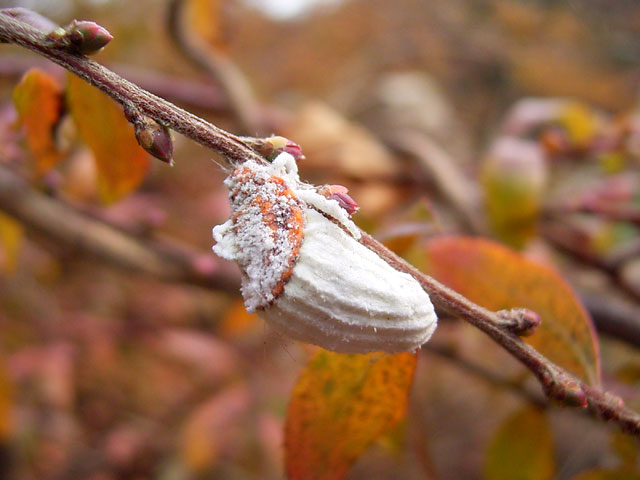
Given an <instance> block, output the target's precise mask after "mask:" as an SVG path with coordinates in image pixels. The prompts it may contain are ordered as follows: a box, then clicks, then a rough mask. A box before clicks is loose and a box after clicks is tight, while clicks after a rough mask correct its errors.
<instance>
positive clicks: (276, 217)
mask: <svg viewBox="0 0 640 480" xmlns="http://www.w3.org/2000/svg"><path fill="white" fill-rule="evenodd" d="M225 185H226V186H227V187H228V188H229V198H230V200H231V205H232V215H231V218H230V219H229V220H228V221H227V222H225V223H224V224H222V225H219V226H217V227H215V228H214V229H213V236H214V239H215V240H216V242H217V243H216V245H215V246H214V247H213V249H214V252H215V253H217V254H218V255H220V256H221V257H223V258H226V259H228V260H235V261H236V262H237V263H238V264H239V265H240V267H241V268H242V270H243V273H244V277H243V281H242V294H243V297H244V299H245V305H246V307H247V310H248V311H250V312H253V311H259V312H260V314H261V316H263V317H264V318H265V319H266V320H267V322H268V323H270V324H271V325H273V326H274V327H275V328H277V329H278V330H280V331H281V332H283V333H285V334H287V335H289V336H291V337H293V338H296V339H298V340H302V341H305V342H309V343H312V344H315V345H318V346H321V347H323V348H327V349H329V350H334V351H338V352H353V353H364V352H370V351H376V350H382V351H387V352H401V351H413V350H415V349H416V348H418V347H420V346H421V345H422V344H423V343H425V342H426V341H427V340H428V339H429V338H430V337H431V335H432V333H433V331H434V330H435V328H436V325H437V318H436V315H435V312H434V309H433V305H432V304H431V301H430V300H429V296H428V295H427V294H426V293H425V292H424V290H423V289H422V287H421V286H420V284H419V283H418V282H417V281H416V280H415V279H414V278H412V277H411V276H410V275H408V274H406V273H402V272H399V271H397V270H395V269H394V268H393V267H391V266H390V265H389V264H388V263H387V262H385V261H384V260H383V259H382V258H380V257H379V256H378V255H377V254H376V253H374V252H372V251H371V250H369V249H368V248H366V247H365V246H363V245H362V244H360V243H359V242H358V240H357V239H358V238H360V231H359V230H358V228H357V227H356V225H355V224H354V223H353V222H352V221H351V219H350V218H349V214H348V213H347V212H346V210H344V209H343V208H342V207H341V206H340V204H339V203H338V202H337V201H336V200H333V199H328V198H326V197H324V196H323V195H321V194H320V193H318V192H317V190H316V188H315V187H313V186H312V185H308V184H304V183H302V182H300V179H299V177H298V169H297V165H296V163H295V160H294V159H293V157H292V156H291V155H289V154H287V153H282V154H280V155H279V156H278V157H277V158H276V159H275V160H274V161H273V163H272V164H261V163H257V162H253V161H249V162H246V163H244V164H243V165H241V166H239V167H238V168H237V169H236V170H235V171H234V172H233V173H232V174H231V175H230V176H229V178H227V180H226V181H225Z"/></svg>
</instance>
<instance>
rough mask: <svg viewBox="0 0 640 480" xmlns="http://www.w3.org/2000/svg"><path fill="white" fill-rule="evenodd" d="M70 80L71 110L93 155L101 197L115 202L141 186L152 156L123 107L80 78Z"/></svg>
mask: <svg viewBox="0 0 640 480" xmlns="http://www.w3.org/2000/svg"><path fill="white" fill-rule="evenodd" d="M68 79H69V83H68V87H67V100H68V104H69V110H70V111H71V114H72V116H73V119H74V121H75V123H76V125H77V127H78V130H79V132H80V134H81V135H82V137H83V139H84V141H85V142H87V145H89V147H90V148H91V150H92V151H93V154H94V157H95V160H96V167H97V170H98V190H99V192H100V196H101V198H102V200H103V201H105V202H114V201H116V200H119V199H121V198H122V197H124V196H125V195H127V194H128V193H130V192H132V191H133V190H135V189H136V188H137V187H138V186H139V185H140V183H141V182H142V180H143V179H144V178H145V176H146V174H147V172H148V171H149V155H148V154H147V153H146V152H145V151H144V150H143V149H142V148H141V147H140V146H139V145H138V142H137V141H136V137H135V134H134V131H133V127H132V126H131V125H130V124H129V122H127V120H126V119H125V117H124V113H123V112H122V109H121V108H120V106H118V105H117V104H116V103H115V102H114V101H113V100H111V99H110V98H109V97H107V95H105V94H104V93H102V92H101V91H100V90H98V89H96V88H94V87H93V86H91V85H89V84H88V83H86V82H85V81H84V80H82V79H80V78H79V77H77V76H75V75H69V77H68Z"/></svg>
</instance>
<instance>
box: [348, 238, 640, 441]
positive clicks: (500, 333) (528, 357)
mask: <svg viewBox="0 0 640 480" xmlns="http://www.w3.org/2000/svg"><path fill="white" fill-rule="evenodd" d="M360 241H361V243H362V244H363V245H365V246H366V247H368V248H370V249H371V250H373V251H374V252H376V253H377V254H378V255H380V257H382V258H384V259H385V260H386V261H387V262H388V263H389V264H390V265H391V266H392V267H394V268H395V269H397V270H399V271H401V272H405V273H408V274H409V275H411V276H412V277H413V278H415V279H416V280H417V281H418V282H420V285H422V288H424V290H425V291H426V292H427V293H428V294H429V296H430V298H431V301H432V302H433V304H434V305H435V306H436V309H442V310H445V311H447V312H449V313H451V314H452V315H455V316H457V317H459V318H461V319H463V320H465V321H467V322H469V323H470V324H472V325H474V326H475V327H477V328H478V329H480V330H482V331H483V332H484V333H486V334H487V335H488V336H489V337H491V338H492V339H493V340H494V341H495V342H496V343H498V344H499V345H500V346H502V347H503V348H504V349H505V350H507V351H508V352H509V353H511V355H513V356H514V357H515V358H516V359H518V360H519V361H520V362H521V363H522V364H523V365H525V366H526V367H527V368H528V369H529V370H531V372H532V373H533V374H534V375H535V376H536V377H537V378H538V381H539V382H540V384H541V385H542V388H543V390H544V392H545V394H546V395H547V397H549V398H550V399H552V400H557V401H560V402H562V403H564V404H565V405H575V406H579V407H584V406H588V407H589V411H590V412H591V413H592V414H593V415H594V416H596V417H598V418H601V419H604V420H611V421H613V422H615V423H617V424H618V425H619V426H620V428H621V429H622V430H623V431H624V432H627V433H629V434H631V435H634V436H636V437H638V438H640V415H639V414H638V413H636V412H634V411H632V410H630V409H628V408H626V407H625V406H624V402H623V401H622V399H620V398H619V397H617V396H616V395H614V394H612V393H609V392H606V391H604V390H602V389H601V388H599V387H593V386H590V385H587V384H586V383H584V382H583V381H581V380H579V379H578V378H576V377H574V376H573V375H571V374H570V373H568V372H567V371H565V370H564V369H562V368H560V367H559V366H558V365H556V364H554V363H553V362H551V361H550V360H549V359H548V358H546V357H545V356H544V355H542V354H541V353H540V352H538V351H537V350H536V349H535V348H533V347H532V346H531V345H529V344H528V343H525V342H524V341H523V340H522V339H521V338H520V337H518V336H517V335H516V334H514V333H512V332H510V331H508V330H506V329H505V328H503V327H501V325H500V318H499V315H498V314H497V313H496V312H491V311H489V310H487V309H485V308H483V307H481V306H479V305H476V304H475V303H473V302H471V301H470V300H469V299H467V298H465V297H463V296H462V295H460V294H459V293H457V292H455V291H453V290H451V289H450V288H448V287H446V286H445V285H443V284H441V283H440V282H438V281H436V280H435V279H433V278H431V277H429V276H428V275H425V274H424V273H422V272H420V271H418V270H416V269H415V268H414V267H413V266H412V265H410V264H408V263H407V262H405V261H404V260H403V259H401V258H400V257H398V256H397V255H396V254H394V253H393V252H392V251H390V250H389V249H388V248H386V247H385V246H384V245H382V244H380V243H379V242H377V241H376V240H375V239H374V238H372V237H371V236H369V235H367V234H366V233H364V232H363V234H362V238H361V240H360Z"/></svg>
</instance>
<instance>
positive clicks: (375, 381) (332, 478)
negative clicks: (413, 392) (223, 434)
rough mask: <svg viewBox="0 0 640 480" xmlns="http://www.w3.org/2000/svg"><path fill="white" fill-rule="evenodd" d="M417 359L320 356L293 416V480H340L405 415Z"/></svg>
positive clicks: (307, 373) (289, 448) (299, 391)
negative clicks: (373, 443) (370, 446)
mask: <svg viewBox="0 0 640 480" xmlns="http://www.w3.org/2000/svg"><path fill="white" fill-rule="evenodd" d="M415 364H416V355H415V354H409V353H400V354H395V355H388V354H382V353H374V354H368V355H344V354H338V353H333V352H328V351H325V350H320V351H318V352H317V353H316V354H315V355H314V356H313V358H312V359H311V360H310V362H309V364H308V365H307V367H306V368H305V370H304V371H303V372H302V374H301V376H300V377H299V378H298V382H297V384H296V386H295V388H294V391H293V394H292V397H291V403H290V404H289V410H288V413H287V423H286V427H285V456H286V468H287V473H288V478H289V480H338V479H341V478H343V477H344V476H345V474H346V473H347V471H348V469H349V467H350V466H351V464H352V463H353V462H354V461H355V460H356V459H357V458H358V457H359V456H360V455H361V454H362V453H363V452H364V451H365V450H366V449H367V448H368V447H369V445H371V443H372V442H374V441H375V440H376V439H378V438H379V437H380V436H381V435H383V434H384V433H386V432H388V431H389V430H390V429H391V428H392V427H394V426H395V425H396V424H397V423H398V422H399V421H400V420H401V419H402V418H403V417H404V415H405V412H406V408H407V397H408V395H409V389H410V387H411V383H412V379H413V372H414V369H415Z"/></svg>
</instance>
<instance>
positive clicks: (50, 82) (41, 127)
mask: <svg viewBox="0 0 640 480" xmlns="http://www.w3.org/2000/svg"><path fill="white" fill-rule="evenodd" d="M13 102H14V104H15V106H16V110H17V111H18V115H19V116H20V122H21V123H22V125H23V126H24V130H25V133H26V137H27V144H28V146H29V150H30V151H31V154H32V155H33V157H34V159H35V164H34V168H35V172H36V174H37V175H42V174H43V173H46V172H47V171H49V170H50V169H51V168H52V167H53V166H55V165H56V164H57V163H58V162H59V161H60V158H62V156H61V154H60V152H59V151H58V147H57V146H56V142H55V139H54V137H53V128H54V126H55V125H56V123H57V122H58V120H59V119H60V114H61V112H62V88H61V87H60V85H58V82H56V80H55V79H54V78H53V77H51V75H49V74H48V73H45V72H43V71H42V70H38V69H37V68H33V69H31V70H29V71H28V72H27V73H25V74H24V76H23V77H22V80H20V83H18V85H17V86H16V88H15V89H14V90H13Z"/></svg>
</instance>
